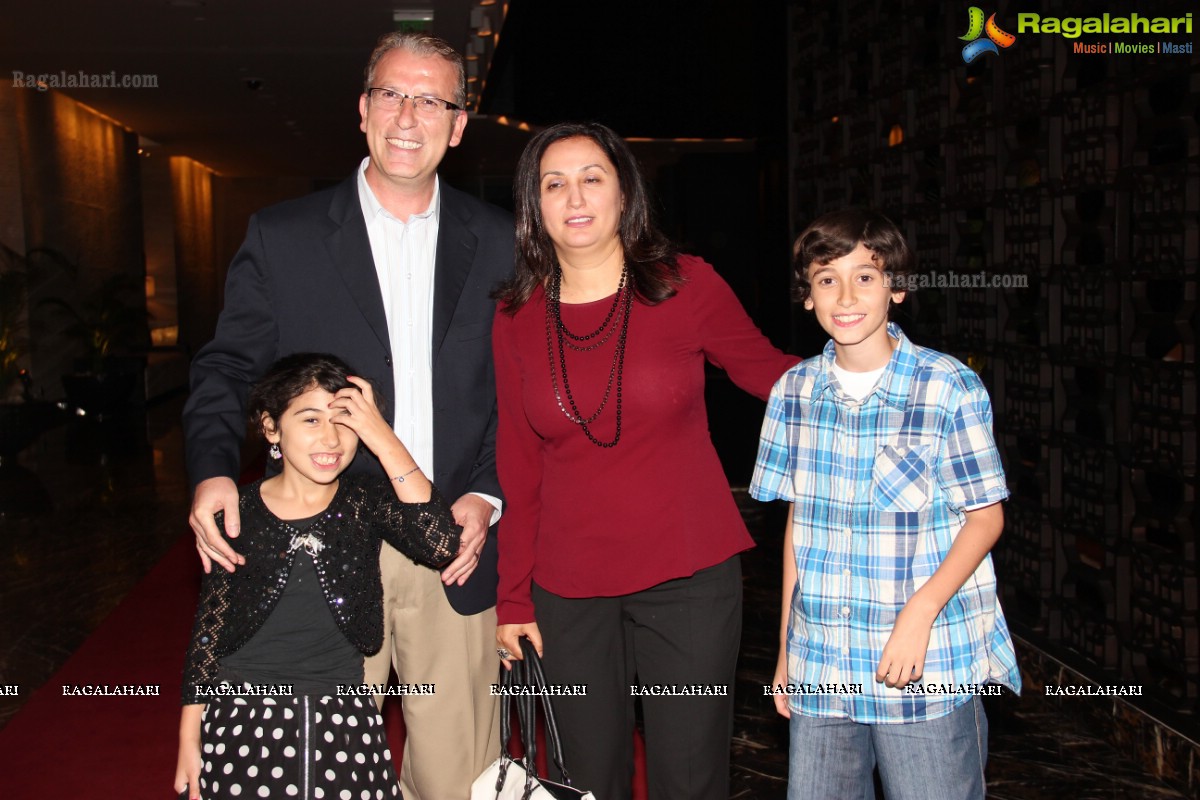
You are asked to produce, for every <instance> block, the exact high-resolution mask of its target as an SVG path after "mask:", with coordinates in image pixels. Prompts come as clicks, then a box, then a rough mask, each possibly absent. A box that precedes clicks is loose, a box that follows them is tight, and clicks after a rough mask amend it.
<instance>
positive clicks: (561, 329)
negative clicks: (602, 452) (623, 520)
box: [546, 264, 633, 447]
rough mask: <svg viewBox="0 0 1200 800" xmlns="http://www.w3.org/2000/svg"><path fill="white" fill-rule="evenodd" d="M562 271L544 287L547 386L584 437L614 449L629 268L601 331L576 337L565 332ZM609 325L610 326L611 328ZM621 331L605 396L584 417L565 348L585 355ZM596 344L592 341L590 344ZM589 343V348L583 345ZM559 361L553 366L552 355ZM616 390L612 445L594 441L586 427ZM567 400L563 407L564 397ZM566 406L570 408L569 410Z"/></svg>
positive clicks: (629, 292)
mask: <svg viewBox="0 0 1200 800" xmlns="http://www.w3.org/2000/svg"><path fill="white" fill-rule="evenodd" d="M561 298H562V270H561V269H555V270H554V275H553V276H551V278H550V281H549V284H548V285H547V286H546V357H547V359H548V360H549V362H550V384H551V385H552V386H553V387H554V399H555V400H556V401H557V402H558V408H559V410H560V411H562V413H563V415H564V416H565V417H566V418H567V419H569V420H570V421H571V422H573V423H574V424H576V425H578V426H579V427H580V428H581V429H582V430H583V433H584V435H586V436H587V437H588V439H590V440H591V442H592V444H594V445H596V446H598V447H615V446H616V444H617V442H619V441H620V440H621V378H622V376H623V374H624V372H625V342H626V338H627V335H628V333H629V315H630V312H632V311H633V290H632V289H631V288H630V287H629V265H628V264H626V265H624V266H623V267H622V268H621V282H620V283H619V284H617V294H616V296H615V297H613V303H612V307H611V308H609V310H608V314H607V315H606V316H605V317H604V321H603V322H601V323H600V327H598V328H596V329H595V330H594V331H592V332H591V333H585V334H576V333H572V332H571V331H569V330H567V326H566V325H565V324H563V320H562V302H561ZM610 323H611V325H610ZM618 328H620V331H621V332H620V334H619V335H618V336H617V343H616V347H615V348H614V350H613V360H612V365H611V366H610V367H609V370H608V384H607V385H606V386H605V387H604V396H603V398H601V400H600V405H599V406H598V407H597V408H596V410H595V412H593V413H592V414H591V415H589V416H584V414H583V412H582V411H580V410H579V406H578V404H577V403H576V402H575V396H574V395H573V394H572V393H571V382H570V380H569V379H568V378H567V348H568V347H569V348H571V349H572V350H575V351H576V352H580V353H586V352H589V351H591V350H595V349H597V348H599V347H600V346H601V345H603V344H605V343H606V342H607V341H608V340H609V339H611V338H612V336H613V333H614V332H616V331H617V329H618ZM593 340H595V341H593ZM586 342H590V344H585V343H586ZM556 352H557V354H558V360H557V364H556V363H555V358H554V355H555V353H556ZM559 372H561V373H562V391H561V392H560V391H559V381H558V374H559ZM614 385H615V386H616V387H617V400H616V414H617V427H616V433H615V434H614V435H613V439H612V441H611V442H604V441H601V440H600V439H597V438H596V437H595V436H594V435H593V434H592V431H591V429H590V428H589V427H588V426H589V425H591V424H592V423H594V422H595V421H596V420H598V419H599V418H600V414H601V412H603V411H604V408H605V406H607V405H608V400H609V397H611V396H612V390H613V386H614ZM564 394H565V395H566V396H567V402H566V404H564V403H563V397H562V396H563V395H564ZM567 406H570V409H569V410H568V408H567Z"/></svg>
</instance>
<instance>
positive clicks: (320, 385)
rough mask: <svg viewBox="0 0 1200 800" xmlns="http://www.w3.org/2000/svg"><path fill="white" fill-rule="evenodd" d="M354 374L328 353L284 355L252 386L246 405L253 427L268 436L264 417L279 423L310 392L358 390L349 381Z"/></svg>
mask: <svg viewBox="0 0 1200 800" xmlns="http://www.w3.org/2000/svg"><path fill="white" fill-rule="evenodd" d="M353 374H354V372H353V370H351V369H350V367H349V366H347V365H346V362H345V361H342V360H341V359H340V358H338V357H337V356H331V355H329V354H328V353H293V354H292V355H290V356H284V357H283V358H281V359H279V360H278V361H276V362H275V363H274V364H272V365H271V366H270V367H269V368H268V369H267V372H266V374H264V375H263V376H262V377H261V378H259V379H258V382H256V383H255V384H254V386H252V387H250V399H249V400H248V401H247V403H246V412H247V415H248V416H249V418H250V424H251V425H253V426H254V428H255V430H257V431H258V432H259V433H265V431H264V430H263V426H262V425H263V415H264V414H266V415H267V416H268V417H270V418H271V419H272V420H275V421H276V422H278V420H279V418H280V417H281V416H282V415H283V412H285V411H287V407H288V404H289V403H291V402H292V401H293V400H295V399H296V398H297V397H299V396H300V395H302V394H304V393H305V392H307V391H309V390H310V389H324V390H325V391H327V392H329V393H331V394H335V393H337V392H338V391H339V390H341V389H353V388H356V387H355V386H354V384H353V383H351V382H350V381H349V380H348V379H347V376H348V375H353Z"/></svg>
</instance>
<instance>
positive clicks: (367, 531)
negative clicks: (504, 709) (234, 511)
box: [175, 353, 460, 800]
mask: <svg viewBox="0 0 1200 800" xmlns="http://www.w3.org/2000/svg"><path fill="white" fill-rule="evenodd" d="M248 407H249V411H250V418H251V421H252V423H253V424H254V425H255V426H257V427H258V428H259V430H260V431H261V432H262V434H263V436H264V437H265V438H266V440H267V441H268V442H269V443H270V445H271V449H270V454H271V457H272V459H273V460H274V461H276V462H277V464H278V465H279V466H280V467H281V468H282V471H281V472H280V474H278V475H275V476H274V477H270V478H266V479H265V480H261V481H258V482H255V483H253V484H250V485H249V486H246V487H243V488H242V491H241V497H240V500H239V508H240V511H241V515H242V526H243V535H242V538H241V539H240V540H239V541H241V542H243V547H245V548H247V549H246V551H245V554H246V564H245V565H244V566H243V567H241V568H239V569H238V570H237V572H235V573H227V572H224V571H223V570H214V571H213V572H212V573H211V574H209V575H206V576H205V579H204V584H203V586H202V588H201V595H200V602H199V607H198V608H197V611H196V622H195V627H194V629H193V633H192V642H191V646H190V647H189V648H188V654H187V661H186V665H185V667H184V681H183V704H184V705H183V712H182V716H181V720H180V731H179V758H178V764H177V768H176V776H175V790H176V791H177V792H180V797H187V798H190V799H191V800H198V798H200V797H204V798H205V800H209V799H210V798H224V797H266V796H270V797H276V796H278V797H301V798H316V797H330V798H333V797H339V796H347V795H346V794H345V792H349V793H350V794H349V796H353V797H356V798H358V797H370V798H387V797H399V795H400V793H399V788H398V782H397V780H396V773H395V770H394V768H393V766H392V763H391V756H390V753H389V751H388V749H387V741H386V738H385V735H384V730H383V722H382V719H381V718H380V716H379V712H378V709H377V708H376V706H375V704H374V702H373V700H372V696H371V695H372V694H373V693H374V692H373V691H372V688H371V687H365V686H362V680H363V670H362V666H363V655H364V654H370V653H374V652H376V651H378V649H379V647H380V645H381V643H382V638H383V627H382V623H383V607H382V603H383V590H382V585H381V583H380V577H379V550H380V543H381V541H382V540H383V539H386V540H387V541H388V543H389V544H391V545H392V546H394V547H395V548H397V549H398V550H400V551H401V552H403V553H405V554H406V555H408V556H409V557H410V558H413V559H414V560H416V561H420V562H422V563H425V564H428V565H430V566H438V565H440V564H444V563H445V562H447V561H449V560H451V559H452V558H453V557H454V555H455V554H456V553H457V551H458V546H459V533H460V530H459V528H458V527H457V526H456V525H455V524H454V521H453V518H452V517H451V514H450V509H449V507H448V506H447V504H446V502H445V501H444V500H443V499H442V497H441V495H440V494H439V493H438V491H437V489H436V488H434V486H433V485H432V484H431V483H430V482H429V480H428V479H427V478H426V477H425V475H424V474H422V472H421V470H420V469H419V468H418V467H417V465H416V463H415V462H414V460H413V458H412V456H411V455H410V454H409V452H408V449H407V448H405V446H404V445H403V443H401V442H400V440H399V439H397V438H396V435H395V433H394V432H393V431H392V429H391V426H390V425H389V424H388V423H387V422H386V421H385V420H384V419H383V416H382V415H381V414H380V412H379V409H378V408H377V406H376V404H375V400H374V395H373V393H372V390H371V387H370V385H369V384H367V383H366V382H365V381H363V380H361V379H359V378H356V377H352V376H351V375H350V369H349V367H347V366H346V365H345V363H343V362H342V361H340V360H338V359H337V358H335V357H333V356H327V355H320V354H311V353H301V354H296V355H292V356H288V357H287V358H284V359H281V360H280V361H278V362H276V364H275V365H274V366H272V368H271V369H270V370H268V372H267V374H266V375H265V376H264V377H263V378H262V380H260V381H259V382H258V383H257V384H256V385H255V386H254V388H253V389H252V390H251V393H250V400H249V403H248ZM360 441H361V442H362V444H363V445H365V446H366V447H367V448H369V449H370V450H371V451H372V452H373V453H374V454H375V455H376V456H377V457H378V458H379V461H380V463H381V464H382V465H383V467H384V469H385V470H387V474H388V475H391V476H393V477H392V479H391V481H384V480H383V479H382V478H369V477H363V476H349V475H347V476H345V477H341V476H342V472H343V471H344V470H345V469H346V467H347V466H349V464H350V462H351V461H352V460H353V458H354V455H355V453H356V451H357V448H358V444H359V442H360ZM218 523H220V517H218ZM430 688H431V690H433V691H436V687H430Z"/></svg>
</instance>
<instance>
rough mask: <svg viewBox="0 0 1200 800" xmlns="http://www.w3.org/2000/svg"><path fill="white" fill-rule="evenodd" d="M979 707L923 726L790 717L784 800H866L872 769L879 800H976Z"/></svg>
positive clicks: (981, 731)
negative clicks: (881, 797)
mask: <svg viewBox="0 0 1200 800" xmlns="http://www.w3.org/2000/svg"><path fill="white" fill-rule="evenodd" d="M987 732H988V731H987V717H986V716H985V715H984V713H983V701H982V700H980V699H979V698H978V697H972V698H971V702H969V703H966V704H965V705H962V706H960V707H959V708H957V709H955V710H954V711H953V712H952V713H950V714H948V715H946V716H944V717H939V718H938V719H933V720H929V721H927V722H912V723H907V724H900V725H863V724H861V723H858V722H852V721H851V720H848V719H825V718H822V717H805V716H801V715H800V714H797V713H796V712H794V711H793V712H792V719H791V738H792V743H791V752H790V754H789V758H788V795H787V796H788V800H874V797H875V789H874V781H873V780H872V770H873V769H874V767H876V766H878V767H879V777H880V778H881V779H882V781H883V793H884V796H885V797H886V798H887V800H983V798H984V795H985V790H984V779H983V768H984V766H985V765H986V764H987Z"/></svg>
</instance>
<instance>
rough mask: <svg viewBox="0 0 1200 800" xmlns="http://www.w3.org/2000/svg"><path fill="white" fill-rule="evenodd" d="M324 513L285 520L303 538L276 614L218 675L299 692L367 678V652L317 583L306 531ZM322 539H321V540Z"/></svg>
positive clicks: (320, 691)
mask: <svg viewBox="0 0 1200 800" xmlns="http://www.w3.org/2000/svg"><path fill="white" fill-rule="evenodd" d="M318 519H320V515H319V514H318V515H316V516H314V517H309V518H308V519H302V520H286V522H287V523H288V524H289V525H291V526H292V527H293V528H295V529H296V530H298V531H300V533H301V534H302V536H300V537H298V538H296V539H293V546H292V548H291V549H293V550H294V551H295V553H296V559H295V561H293V562H292V571H291V573H290V574H289V575H288V582H287V585H286V586H284V587H283V594H282V595H280V597H279V603H278V604H277V605H276V606H275V610H273V611H272V612H271V616H269V617H267V620H266V622H264V623H263V626H262V627H261V628H259V629H258V632H257V633H255V634H254V635H253V636H251V637H250V641H248V642H246V643H245V644H244V645H242V647H241V649H240V650H238V651H237V652H236V653H232V654H230V655H228V656H226V657H225V658H222V659H221V668H220V670H219V671H218V673H217V677H218V679H219V680H222V681H229V682H230V683H232V684H240V683H255V684H257V683H268V684H282V683H290V684H292V689H293V692H294V693H295V694H309V695H334V694H337V687H338V685H339V684H347V685H348V684H358V683H361V682H362V678H363V655H362V653H360V652H358V648H356V647H355V646H354V645H352V644H350V641H349V640H348V639H347V638H346V637H345V636H344V635H343V634H342V632H341V631H340V630H338V626H337V623H336V622H335V621H334V619H333V615H332V614H330V613H329V606H327V605H326V604H325V595H324V594H322V592H321V586H320V584H319V583H318V582H317V570H316V565H315V564H313V556H312V555H311V554H310V552H309V551H310V550H312V551H315V550H316V546H315V545H314V544H313V543H312V542H310V541H309V539H308V537H307V535H304V534H305V531H306V530H307V529H308V528H310V527H311V526H312V524H313V523H314V522H316V521H317V520H318ZM317 541H319V538H318V539H317Z"/></svg>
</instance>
